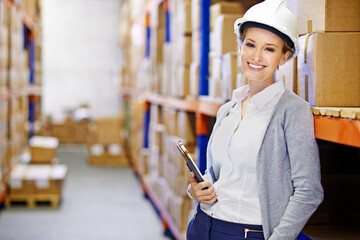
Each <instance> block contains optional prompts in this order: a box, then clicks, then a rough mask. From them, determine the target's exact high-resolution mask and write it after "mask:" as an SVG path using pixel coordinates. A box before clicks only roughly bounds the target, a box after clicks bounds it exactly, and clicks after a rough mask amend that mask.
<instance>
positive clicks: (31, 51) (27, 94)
mask: <svg viewBox="0 0 360 240" xmlns="http://www.w3.org/2000/svg"><path fill="white" fill-rule="evenodd" d="M0 2H1V4H2V7H4V9H3V10H4V13H5V14H4V15H3V16H2V17H4V16H5V18H3V20H4V19H5V20H4V23H3V24H4V25H6V28H5V29H9V32H8V33H7V34H8V39H7V41H9V43H6V47H7V48H9V50H10V48H16V49H17V50H21V51H23V52H26V53H25V57H24V59H26V60H24V61H23V62H21V61H22V59H21V57H22V56H20V55H19V54H17V53H16V54H14V55H10V53H11V51H9V53H8V54H9V56H8V57H7V58H8V60H7V63H6V65H5V66H4V68H6V69H8V70H9V69H10V68H12V67H13V66H12V65H14V66H15V67H18V65H19V66H20V69H16V68H15V70H14V71H21V72H23V71H24V74H26V73H27V72H25V69H26V71H28V73H27V74H28V77H29V78H27V77H26V78H22V77H21V78H15V79H16V82H15V84H14V85H12V84H13V82H12V78H11V75H10V73H8V74H9V75H8V76H6V82H5V85H4V86H3V88H2V89H1V91H0V100H2V101H5V102H6V104H7V105H8V106H9V110H8V116H7V118H8V122H10V121H11V120H12V116H11V114H14V116H15V115H16V114H22V115H21V119H22V120H21V121H23V122H21V124H19V126H20V127H19V126H18V127H14V128H16V134H19V136H20V137H19V136H17V137H14V139H19V138H20V139H21V141H16V144H14V145H13V146H12V144H13V142H11V138H13V137H12V136H11V135H10V133H11V131H12V130H11V129H10V126H11V124H9V123H7V131H8V133H9V134H8V136H7V137H6V139H5V141H6V142H8V145H7V147H6V148H7V149H6V151H7V152H8V155H9V156H6V157H5V158H6V161H4V162H2V163H1V164H4V165H3V166H2V168H3V170H4V172H3V176H2V177H3V179H2V181H1V182H0V184H3V186H1V187H0V203H3V202H4V201H5V200H6V197H7V195H6V193H7V190H6V183H7V181H8V178H9V175H10V171H11V169H12V168H13V164H14V163H15V162H16V156H17V155H18V154H20V153H21V151H22V150H23V148H24V147H25V146H26V142H27V137H28V129H27V128H26V126H27V125H28V126H29V129H30V132H31V129H33V128H32V126H34V121H33V120H34V118H31V116H35V110H38V106H37V105H35V104H32V102H33V101H32V100H33V99H34V98H37V97H40V96H41V91H42V89H41V87H40V86H39V84H35V82H34V81H33V80H34V78H35V44H34V43H35V40H37V39H38V38H37V37H39V39H40V35H41V26H40V22H39V21H40V15H39V13H40V8H41V7H40V3H39V1H26V2H25V1H23V2H20V1H13V0H0ZM23 4H24V5H23ZM35 8H36V11H33V10H34V9H35ZM12 14H14V15H12ZM10 17H11V18H10ZM8 18H9V19H8ZM33 18H34V19H33ZM13 21H14V22H13ZM12 28H13V29H12ZM13 30H16V31H13ZM1 34H2V33H1ZM16 34H18V35H16ZM19 36H21V38H19V39H21V41H20V40H19V39H16V37H19ZM12 39H16V41H15V43H16V44H14V43H12V42H11V41H13V40H12ZM12 54H13V53H12ZM39 56H40V55H39ZM12 61H17V62H16V63H13V62H12ZM39 66H40V65H39ZM9 72H10V71H9ZM15 76H16V75H15ZM21 76H22V75H21ZM24 76H25V75H24ZM39 79H40V78H39ZM12 102H15V104H14V105H17V104H19V105H20V109H15V110H11V109H10V106H11V104H12ZM11 111H14V113H13V112H11ZM10 112H11V114H10ZM20 112H21V113H20ZM27 114H29V115H27ZM15 118H16V119H18V117H17V116H15ZM16 122H18V121H16ZM17 131H18V132H17ZM11 134H15V133H11ZM14 142H15V141H14Z"/></svg>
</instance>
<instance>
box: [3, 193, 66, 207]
mask: <svg viewBox="0 0 360 240" xmlns="http://www.w3.org/2000/svg"><path fill="white" fill-rule="evenodd" d="M14 202H26V205H27V206H28V207H29V208H35V206H36V203H38V202H50V205H51V207H52V208H58V207H59V203H60V195H59V194H36V195H29V194H15V195H14V194H11V195H9V196H8V197H7V199H6V206H7V207H11V204H12V203H14Z"/></svg>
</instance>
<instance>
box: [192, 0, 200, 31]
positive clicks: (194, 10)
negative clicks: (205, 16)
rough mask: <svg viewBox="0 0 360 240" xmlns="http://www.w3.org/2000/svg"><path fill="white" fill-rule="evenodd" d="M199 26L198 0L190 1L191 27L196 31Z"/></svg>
mask: <svg viewBox="0 0 360 240" xmlns="http://www.w3.org/2000/svg"><path fill="white" fill-rule="evenodd" d="M199 28H200V0H192V1H191V29H192V31H193V32H194V31H198V30H199Z"/></svg>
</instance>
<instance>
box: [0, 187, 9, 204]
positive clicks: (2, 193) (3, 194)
mask: <svg viewBox="0 0 360 240" xmlns="http://www.w3.org/2000/svg"><path fill="white" fill-rule="evenodd" d="M6 198H7V189H6V185H5V184H2V186H1V187H0V204H2V203H5V201H6Z"/></svg>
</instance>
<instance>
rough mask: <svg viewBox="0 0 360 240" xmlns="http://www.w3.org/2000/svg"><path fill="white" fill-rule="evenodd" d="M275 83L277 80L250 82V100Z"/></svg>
mask: <svg viewBox="0 0 360 240" xmlns="http://www.w3.org/2000/svg"><path fill="white" fill-rule="evenodd" d="M273 83H275V79H274V78H272V79H269V80H267V81H252V80H249V98H251V97H252V96H254V95H255V94H257V93H259V92H261V91H262V90H264V89H265V88H267V87H268V86H270V85H271V84H273Z"/></svg>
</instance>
